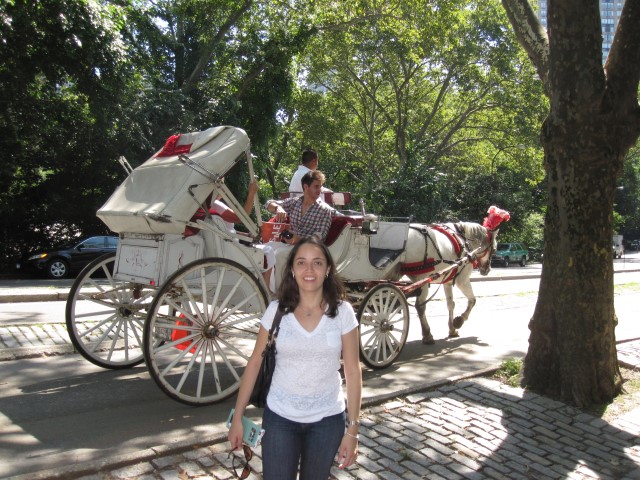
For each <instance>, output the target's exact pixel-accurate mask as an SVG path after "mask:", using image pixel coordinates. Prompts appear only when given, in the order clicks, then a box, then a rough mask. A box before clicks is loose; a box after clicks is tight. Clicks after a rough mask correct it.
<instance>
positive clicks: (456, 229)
mask: <svg viewBox="0 0 640 480" xmlns="http://www.w3.org/2000/svg"><path fill="white" fill-rule="evenodd" d="M409 228H412V229H414V230H416V231H417V232H420V233H421V234H422V236H424V238H425V242H427V243H429V242H430V243H431V245H433V248H434V249H435V251H436V252H437V254H438V257H440V258H439V259H435V258H427V251H428V247H427V248H425V252H424V254H425V259H424V261H422V262H415V263H406V264H404V265H402V267H401V270H400V271H401V273H402V274H405V275H420V274H423V273H427V272H431V271H433V270H435V268H436V266H437V265H439V264H441V263H445V264H448V265H454V264H458V265H459V263H460V259H461V258H462V256H463V255H467V256H469V257H470V258H473V259H475V257H476V255H475V254H473V255H472V254H471V249H470V247H469V243H468V241H467V238H466V236H465V231H464V226H463V225H462V223H461V222H458V223H455V224H453V228H451V227H450V226H449V224H431V225H428V226H426V225H420V226H417V225H411V226H410V227H409ZM431 229H433V230H436V231H438V232H440V233H442V234H443V235H445V236H446V237H447V238H448V239H449V241H450V242H451V244H452V245H453V248H454V250H455V252H456V255H457V258H456V259H455V260H445V259H444V258H443V256H442V253H440V249H439V248H438V245H437V243H436V242H435V240H434V239H433V238H432V236H431V235H429V230H431ZM459 273H460V272H459V269H458V268H457V267H456V268H454V269H453V270H452V271H451V273H450V274H448V275H447V277H446V278H445V280H444V281H443V282H442V283H448V282H452V283H453V284H454V285H455V281H456V278H457V277H458V275H459Z"/></svg>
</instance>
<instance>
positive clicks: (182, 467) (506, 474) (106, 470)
mask: <svg viewBox="0 0 640 480" xmlns="http://www.w3.org/2000/svg"><path fill="white" fill-rule="evenodd" d="M619 350H620V352H621V358H625V361H624V363H625V364H626V365H627V366H634V367H636V368H640V340H636V341H633V342H628V343H626V344H620V346H619ZM627 361H632V362H634V363H633V364H628V363H626V362H627ZM487 373H488V372H476V374H487ZM363 407H364V408H363V411H362V427H361V433H360V449H359V450H360V453H359V458H358V463H357V465H355V466H353V467H350V468H349V469H348V470H346V471H342V470H339V469H338V468H336V467H334V469H333V470H332V476H331V479H332V480H355V479H385V480H396V479H397V480H412V479H430V480H445V479H446V480H456V479H505V480H518V479H523V480H524V479H536V480H545V479H558V480H560V479H574V480H578V479H583V480H587V479H610V480H638V479H640V409H635V410H632V411H630V412H628V413H627V414H626V415H624V416H622V417H620V418H618V419H617V420H616V421H615V422H613V423H611V424H609V423H607V422H605V421H603V420H602V419H600V418H598V417H595V416H592V415H588V414H585V413H582V412H581V411H580V410H578V409H576V408H573V407H570V406H567V405H565V404H563V403H560V402H556V401H553V400H550V399H548V398H545V397H542V396H539V395H536V394H533V393H530V392H526V391H524V390H523V389H521V388H513V387H509V386H505V385H504V384H502V383H500V382H498V381H495V380H492V379H489V378H487V377H483V376H478V377H472V378H468V379H463V380H458V381H454V382H452V383H448V382H447V383H445V384H442V385H439V386H437V387H435V388H433V389H431V390H428V391H423V392H416V393H413V394H410V395H406V396H403V397H400V398H395V399H392V400H389V401H387V402H385V403H383V404H380V405H364V406H363ZM227 449H228V444H227V443H226V439H225V438H224V437H221V438H215V439H212V440H211V443H210V444H209V445H204V446H193V445H184V446H183V448H182V449H173V450H172V451H167V450H165V449H163V448H159V449H149V450H145V451H143V452H138V453H137V454H136V455H130V456H127V457H122V458H112V459H109V461H105V462H102V463H99V464H84V465H83V464H78V465H70V466H69V467H68V468H65V469H61V470H58V471H46V472H40V473H35V474H33V473H32V474H29V475H24V476H19V477H12V478H13V480H37V479H50V478H51V479H53V478H56V479H71V478H81V479H83V480H98V479H102V480H134V479H136V480H151V479H157V480H161V479H162V480H169V479H176V480H178V479H180V480H191V479H194V480H195V479H198V480H204V479H215V480H229V479H232V478H235V477H234V475H233V473H232V469H231V458H230V457H229V455H228V451H227ZM260 457H261V450H260V448H257V449H256V450H255V452H254V457H253V459H252V460H251V462H250V464H251V468H252V469H253V470H254V472H253V473H252V474H251V475H250V476H249V477H248V479H249V480H252V479H259V478H261V476H260V472H261V467H262V465H261V458H260Z"/></svg>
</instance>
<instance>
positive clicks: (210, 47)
mask: <svg viewBox="0 0 640 480" xmlns="http://www.w3.org/2000/svg"><path fill="white" fill-rule="evenodd" d="M252 4H253V0H245V2H244V3H243V4H242V6H241V7H240V8H239V9H238V10H236V11H235V12H232V13H231V15H230V16H229V18H227V21H226V22H225V23H224V24H223V25H222V26H221V27H220V30H218V32H217V33H216V35H215V36H214V37H213V38H212V39H211V41H210V42H209V43H207V44H206V45H205V46H204V47H203V48H202V52H201V53H200V58H199V60H198V64H197V65H196V66H195V68H194V69H193V71H192V72H191V75H189V79H188V80H187V81H186V82H185V84H184V86H183V87H182V90H183V91H185V92H188V91H189V90H191V89H192V88H193V87H194V86H195V84H196V82H197V81H198V79H199V78H200V75H202V71H203V70H204V69H205V67H206V66H207V63H209V60H210V59H211V55H213V52H214V51H215V49H216V46H217V45H218V44H219V43H220V42H221V41H222V40H223V38H224V36H225V35H226V34H227V32H228V31H229V30H230V29H231V27H233V26H234V25H235V24H236V22H237V21H238V20H239V19H240V17H242V15H244V14H245V12H246V11H247V10H249V8H251V5H252Z"/></svg>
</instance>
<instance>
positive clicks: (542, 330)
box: [524, 121, 622, 406]
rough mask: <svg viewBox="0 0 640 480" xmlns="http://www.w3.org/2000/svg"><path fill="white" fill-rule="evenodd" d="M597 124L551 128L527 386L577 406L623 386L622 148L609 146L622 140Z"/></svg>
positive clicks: (594, 401)
mask: <svg viewBox="0 0 640 480" xmlns="http://www.w3.org/2000/svg"><path fill="white" fill-rule="evenodd" d="M596 129H599V130H602V129H603V126H602V125H600V126H598V125H597V124H596V125H593V124H587V125H584V124H583V125H574V126H572V127H570V128H566V126H565V128H554V129H551V128H549V127H548V121H547V124H546V125H545V128H544V132H543V143H544V144H545V152H546V154H545V163H546V168H547V176H548V180H547V181H548V194H549V199H548V205H547V215H546V219H545V251H544V260H545V261H544V267H543V271H542V278H541V281H540V292H539V296H538V302H537V305H536V309H535V312H534V315H533V318H532V319H531V322H530V324H529V328H530V330H531V335H530V337H529V349H528V352H527V356H526V358H525V362H524V363H525V365H524V382H525V384H526V385H527V387H529V388H531V389H533V390H535V391H536V392H539V393H542V394H545V395H549V396H551V397H554V398H559V399H561V400H562V401H564V402H567V403H570V404H573V405H577V406H585V405H590V404H597V403H606V402H608V401H610V400H611V399H612V398H614V397H615V396H616V395H617V394H618V393H619V392H620V390H621V387H622V379H621V377H620V374H619V370H618V365H617V355H616V344H615V326H616V323H617V321H616V315H615V310H614V304H613V254H612V249H611V241H612V240H611V238H612V233H613V230H612V225H613V214H612V212H613V199H614V193H615V178H616V174H615V171H616V170H617V168H619V165H621V164H622V154H621V153H616V152H612V151H603V150H607V149H603V148H602V145H613V144H615V143H617V142H616V139H615V138H613V139H608V138H607V137H606V135H605V133H604V132H596V131H595V130H596ZM616 166H618V167H616Z"/></svg>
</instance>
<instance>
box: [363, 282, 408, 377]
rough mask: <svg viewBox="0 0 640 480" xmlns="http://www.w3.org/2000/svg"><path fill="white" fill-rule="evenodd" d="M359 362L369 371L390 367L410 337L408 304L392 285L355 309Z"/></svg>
mask: <svg viewBox="0 0 640 480" xmlns="http://www.w3.org/2000/svg"><path fill="white" fill-rule="evenodd" d="M358 321H359V322H360V327H359V329H360V358H361V359H362V361H363V362H364V363H365V364H366V365H367V366H368V367H370V368H373V369H381V368H386V367H388V366H389V365H391V364H392V363H393V362H394V361H395V359H396V358H398V355H400V352H401V351H402V348H403V347H404V344H405V343H406V341H407V335H408V334H409V304H408V303H407V299H406V298H405V296H404V294H403V293H402V290H400V289H399V288H398V287H396V286H395V285H391V284H380V285H376V286H375V287H374V288H372V289H371V290H370V291H369V292H368V293H367V294H366V295H365V297H364V298H363V299H362V303H361V304H360V308H359V309H358Z"/></svg>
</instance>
